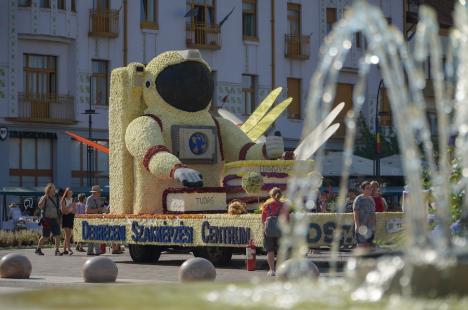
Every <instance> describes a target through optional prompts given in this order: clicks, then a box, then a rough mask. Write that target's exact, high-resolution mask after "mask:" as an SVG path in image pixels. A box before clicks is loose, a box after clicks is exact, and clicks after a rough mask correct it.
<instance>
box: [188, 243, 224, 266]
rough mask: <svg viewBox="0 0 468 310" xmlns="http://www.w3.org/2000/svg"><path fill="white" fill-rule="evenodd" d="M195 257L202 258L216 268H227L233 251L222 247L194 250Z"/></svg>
mask: <svg viewBox="0 0 468 310" xmlns="http://www.w3.org/2000/svg"><path fill="white" fill-rule="evenodd" d="M193 255H194V256H195V257H202V258H205V259H207V260H209V261H210V262H212V263H213V265H215V266H226V265H228V264H229V263H230V262H231V258H232V249H230V248H220V247H200V248H196V249H194V250H193Z"/></svg>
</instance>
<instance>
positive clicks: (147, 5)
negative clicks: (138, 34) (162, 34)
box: [140, 0, 158, 29]
mask: <svg viewBox="0 0 468 310" xmlns="http://www.w3.org/2000/svg"><path fill="white" fill-rule="evenodd" d="M157 7H158V1H157V0H140V27H141V28H149V29H158V23H157Z"/></svg>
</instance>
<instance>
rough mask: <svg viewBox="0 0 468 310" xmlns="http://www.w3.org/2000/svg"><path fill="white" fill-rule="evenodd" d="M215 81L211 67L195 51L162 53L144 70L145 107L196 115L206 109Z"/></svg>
mask: <svg viewBox="0 0 468 310" xmlns="http://www.w3.org/2000/svg"><path fill="white" fill-rule="evenodd" d="M213 90H214V82H213V77H212V74H211V68H210V66H209V65H208V64H207V63H206V62H205V61H204V60H203V59H202V57H201V54H200V52H199V51H198V50H181V51H168V52H164V53H162V54H160V55H158V56H157V57H155V58H153V60H151V61H150V62H149V64H148V65H147V66H146V68H145V77H144V81H143V98H144V101H145V103H146V105H147V106H149V105H151V104H152V103H156V104H158V103H161V105H160V106H159V108H163V109H164V108H166V109H169V110H172V109H171V108H169V107H168V106H165V105H169V106H170V107H172V108H175V109H177V110H179V111H185V112H199V111H203V110H208V109H209V106H210V103H211V99H212V96H213Z"/></svg>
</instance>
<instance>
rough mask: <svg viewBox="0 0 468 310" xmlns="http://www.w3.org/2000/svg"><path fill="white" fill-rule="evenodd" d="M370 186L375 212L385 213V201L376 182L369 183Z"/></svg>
mask: <svg viewBox="0 0 468 310" xmlns="http://www.w3.org/2000/svg"><path fill="white" fill-rule="evenodd" d="M370 186H371V189H372V194H371V195H372V198H373V199H374V203H375V212H386V211H387V209H388V207H387V201H385V198H383V197H382V195H381V194H380V184H379V182H377V181H372V182H370Z"/></svg>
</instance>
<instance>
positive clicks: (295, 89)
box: [288, 78, 301, 119]
mask: <svg viewBox="0 0 468 310" xmlns="http://www.w3.org/2000/svg"><path fill="white" fill-rule="evenodd" d="M288 97H291V98H292V102H291V104H290V105H289V106H288V118H291V119H300V118H301V80H300V79H294V78H288Z"/></svg>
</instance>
